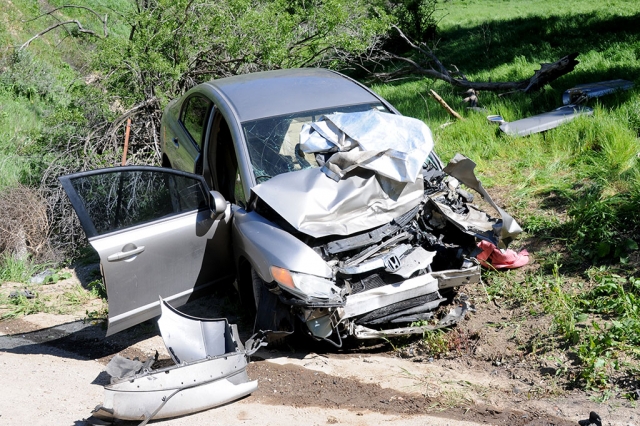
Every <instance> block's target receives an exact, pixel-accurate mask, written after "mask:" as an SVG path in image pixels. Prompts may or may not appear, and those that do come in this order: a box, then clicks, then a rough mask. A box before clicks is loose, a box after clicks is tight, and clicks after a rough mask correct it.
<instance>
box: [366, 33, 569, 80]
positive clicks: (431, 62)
mask: <svg viewBox="0 0 640 426" xmlns="http://www.w3.org/2000/svg"><path fill="white" fill-rule="evenodd" d="M394 27H395V26H394ZM395 29H396V30H397V31H398V33H399V34H400V37H402V38H403V39H404V40H405V41H406V42H407V43H408V44H409V46H411V48H412V49H413V50H414V52H415V53H416V54H417V56H416V57H415V58H409V57H404V56H400V55H396V54H395V53H391V52H386V51H383V52H382V53H381V56H382V57H383V58H385V59H387V60H390V61H392V62H403V63H405V64H406V65H405V66H404V67H401V68H399V69H397V70H395V71H392V72H385V73H374V74H373V76H374V77H375V78H377V79H380V80H383V81H391V80H394V79H397V78H399V77H404V76H407V75H409V74H416V73H417V74H420V75H424V76H427V77H431V78H435V79H437V80H442V81H446V82H447V83H449V84H451V85H453V86H456V87H460V88H463V89H473V90H476V91H477V90H488V91H493V92H524V93H529V92H534V91H537V90H540V89H542V88H543V87H544V86H545V85H546V84H548V83H550V82H552V81H553V80H556V79H558V78H559V77H562V76H563V75H565V74H568V73H570V72H571V71H573V69H574V68H575V67H576V65H578V63H579V62H578V61H577V60H576V57H577V56H578V53H571V54H569V55H566V56H563V57H562V58H560V59H558V60H557V61H555V62H553V63H543V64H540V69H539V70H537V71H536V72H535V73H534V74H533V76H532V77H531V78H528V79H526V80H520V81H505V82H482V81H469V80H468V79H467V77H466V76H465V75H464V74H463V73H461V72H460V70H459V69H458V68H457V67H456V66H455V65H452V68H453V70H448V69H447V68H446V67H445V66H444V65H443V64H442V62H441V61H440V59H439V58H438V57H437V56H436V54H435V53H434V52H433V50H432V49H431V48H429V47H428V46H427V45H426V44H425V43H422V42H419V43H416V42H414V41H413V40H411V39H410V38H409V37H407V36H406V35H405V34H404V33H403V32H402V31H401V30H400V29H399V28H398V27H395Z"/></svg>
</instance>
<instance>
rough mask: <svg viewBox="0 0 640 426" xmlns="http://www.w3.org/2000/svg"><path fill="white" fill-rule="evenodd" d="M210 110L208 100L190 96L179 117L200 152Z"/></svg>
mask: <svg viewBox="0 0 640 426" xmlns="http://www.w3.org/2000/svg"><path fill="white" fill-rule="evenodd" d="M210 109H211V101H210V100H209V99H207V98H204V97H202V96H192V97H190V98H189V99H187V101H186V102H185V105H184V107H183V108H182V115H181V116H180V121H181V122H182V125H183V126H184V128H185V129H187V132H188V133H189V135H191V137H192V138H193V141H194V142H195V143H196V145H197V146H198V148H199V149H200V150H202V139H203V138H204V126H205V122H206V120H207V117H208V115H209V110H210Z"/></svg>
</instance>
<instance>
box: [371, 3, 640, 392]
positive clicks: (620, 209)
mask: <svg viewBox="0 0 640 426" xmlns="http://www.w3.org/2000/svg"><path fill="white" fill-rule="evenodd" d="M441 8H442V10H441V11H440V12H439V13H440V14H441V21H440V26H439V30H440V32H439V37H440V39H439V43H438V47H437V54H438V55H439V56H440V59H441V60H442V62H443V63H445V64H456V65H457V66H458V67H459V68H460V70H461V71H462V72H464V73H465V74H466V76H467V77H468V78H469V79H470V80H476V81H489V80H490V81H512V80H518V79H525V78H529V77H530V76H531V75H532V73H533V72H534V71H535V70H536V69H538V68H539V64H540V63H541V62H553V61H555V60H557V59H559V58H560V57H562V56H564V55H565V54H568V53H570V52H579V53H580V56H579V57H578V60H579V61H580V64H579V65H578V66H577V67H576V69H575V70H574V71H573V72H572V73H570V74H568V75H566V76H564V77H562V78H560V79H558V80H556V81H554V82H553V83H552V84H550V85H548V86H547V87H545V88H544V90H543V91H541V92H540V93H534V94H529V95H526V94H512V95H507V96H498V95H497V94H494V93H488V92H484V93H480V95H479V100H480V105H481V106H482V107H484V108H485V109H486V111H485V112H482V113H478V112H475V111H470V110H467V109H465V106H466V105H465V104H464V103H463V102H462V98H463V96H461V94H460V93H459V91H458V90H457V89H454V88H452V87H451V86H449V85H447V84H445V83H443V82H434V81H432V80H426V79H424V80H423V79H420V80H417V81H406V82H398V83H394V84H387V85H377V86H375V87H374V89H375V90H376V91H378V92H379V93H380V94H382V95H383V96H384V97H386V98H387V99H389V100H390V101H391V102H392V103H394V105H396V106H397V107H398V108H399V109H400V111H401V112H402V113H404V114H407V115H411V116H414V117H419V118H421V119H423V120H425V122H427V123H428V124H429V125H430V127H431V128H432V130H433V131H434V135H435V140H436V150H437V151H438V152H439V153H440V155H441V156H442V157H443V160H444V161H448V159H450V158H452V157H453V155H455V153H456V152H461V153H464V154H465V155H467V156H469V157H470V158H472V159H474V160H475V161H476V162H477V163H478V173H479V175H480V176H482V180H483V182H484V183H485V185H488V186H490V187H492V189H493V192H494V193H497V194H498V195H499V198H500V201H501V202H502V203H503V204H504V205H505V206H506V207H507V208H508V210H509V211H510V212H512V213H514V215H515V216H516V217H517V218H518V220H519V221H520V223H521V224H522V225H523V228H524V229H525V231H526V233H525V235H524V237H523V238H522V239H521V240H520V241H518V242H517V243H516V246H523V247H527V248H529V250H530V251H533V256H534V259H535V263H534V265H533V266H532V267H529V268H527V269H526V271H525V272H524V273H522V272H519V273H504V272H487V273H486V274H485V277H484V278H485V281H486V283H487V286H488V287H487V295H488V297H489V299H493V300H496V299H497V300H500V303H501V306H503V307H504V308H508V309H514V310H516V311H518V312H528V314H525V315H524V316H522V317H520V319H519V320H518V321H519V322H518V323H517V324H512V325H511V326H510V325H505V327H506V328H508V329H512V330H513V333H514V334H513V336H514V337H513V338H512V340H513V341H516V342H517V341H518V338H516V335H517V334H518V330H519V329H520V327H532V325H531V324H534V323H535V321H541V320H542V321H543V322H544V321H547V323H548V326H547V328H545V327H543V328H542V329H541V330H540V335H539V336H537V337H536V338H535V339H527V340H526V341H520V343H519V344H520V345H519V349H520V350H521V351H522V352H521V353H522V354H523V355H534V356H537V355H540V356H542V357H550V358H549V359H557V360H558V362H559V364H558V365H560V366H561V368H560V369H559V370H558V371H559V372H563V373H564V374H562V375H561V376H562V377H564V378H565V379H569V381H573V383H575V384H577V385H579V386H581V387H583V386H584V385H586V386H587V387H588V388H597V389H600V390H602V391H604V393H603V394H602V395H610V394H611V392H612V390H614V389H616V388H617V387H618V386H620V387H622V388H624V387H628V386H635V385H636V384H637V382H636V381H635V380H631V382H629V379H630V377H633V376H634V375H637V372H638V368H639V363H638V358H639V357H640V346H638V345H639V344H640V339H638V337H637V336H638V332H639V331H640V276H639V275H638V270H639V267H640V256H639V255H638V242H639V241H640V169H639V165H638V161H639V156H640V140H639V139H638V137H639V136H640V61H639V59H640V25H639V24H640V3H638V2H636V1H610V2H606V3H601V2H588V1H569V2H556V1H536V2H526V1H490V0H486V1H483V0H477V1H473V0H471V1H455V0H454V1H450V2H445V3H442V4H441ZM616 78H621V79H627V80H631V81H633V82H635V84H636V87H635V88H634V89H633V90H631V91H628V92H623V93H617V94H614V95H610V96H607V97H602V98H600V99H597V100H592V101H590V102H589V103H588V105H589V106H591V107H593V108H594V110H595V112H594V115H593V117H584V118H580V119H578V120H576V121H574V122H571V123H569V124H566V125H563V126H561V127H559V128H557V129H554V130H550V131H548V132H545V133H543V134H537V135H531V136H527V137H521V138H516V137H511V136H507V135H504V134H502V133H501V132H500V131H499V130H497V128H496V127H495V126H493V125H490V124H488V123H487V120H486V118H485V117H486V115H488V114H500V115H502V116H503V117H504V118H505V119H506V120H507V121H513V120H517V119H520V118H524V117H527V116H531V115H535V114H539V113H542V112H546V111H550V110H551V109H553V108H556V107H558V106H561V105H562V98H561V97H562V92H563V91H564V90H566V89H568V88H570V87H572V86H574V85H576V84H581V83H589V82H597V81H603V80H609V79H616ZM428 89H434V90H436V91H437V92H438V93H439V94H440V95H441V96H442V97H443V98H445V100H446V101H447V102H448V103H449V104H450V105H451V106H452V107H453V108H454V109H456V110H457V111H459V112H460V113H461V114H462V115H463V116H464V118H465V120H464V121H462V122H460V121H458V122H454V123H449V125H446V126H443V124H444V123H447V122H449V121H450V120H452V119H451V117H449V116H448V115H447V113H446V112H445V111H444V110H443V109H442V108H441V107H440V106H439V104H437V103H436V102H435V101H434V100H433V99H431V98H430V97H429V96H428ZM532 248H533V249H534V250H532ZM554 357H557V358H554ZM630 383H632V384H631V385H630ZM617 389H619V388H617Z"/></svg>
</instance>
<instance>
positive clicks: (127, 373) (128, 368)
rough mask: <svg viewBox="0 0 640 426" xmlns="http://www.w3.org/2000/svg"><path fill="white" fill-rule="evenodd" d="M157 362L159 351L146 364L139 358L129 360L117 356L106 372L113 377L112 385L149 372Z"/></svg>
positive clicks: (112, 359) (108, 365)
mask: <svg viewBox="0 0 640 426" xmlns="http://www.w3.org/2000/svg"><path fill="white" fill-rule="evenodd" d="M157 360H158V351H156V354H155V356H150V357H148V358H147V359H146V360H145V361H144V362H143V361H140V360H139V359H138V358H134V359H129V358H125V357H123V356H121V355H117V354H116V355H115V356H114V357H113V358H111V361H109V363H108V364H107V367H106V368H105V371H106V372H107V374H108V375H109V376H111V383H117V382H119V381H121V380H126V379H128V378H130V377H133V376H135V375H136V374H140V373H142V372H143V371H148V370H149V369H151V366H152V365H153V363H154V362H156V361H157Z"/></svg>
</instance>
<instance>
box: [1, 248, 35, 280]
mask: <svg viewBox="0 0 640 426" xmlns="http://www.w3.org/2000/svg"><path fill="white" fill-rule="evenodd" d="M41 268H42V266H41V265H35V264H33V262H31V261H30V260H29V259H26V260H21V259H16V258H15V257H14V256H12V255H11V254H10V253H6V252H5V253H2V254H0V285H1V284H2V283H3V282H6V281H12V282H18V283H26V282H27V281H28V280H29V278H30V277H31V276H33V274H35V273H36V272H37V271H38V270H40V269H41Z"/></svg>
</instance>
